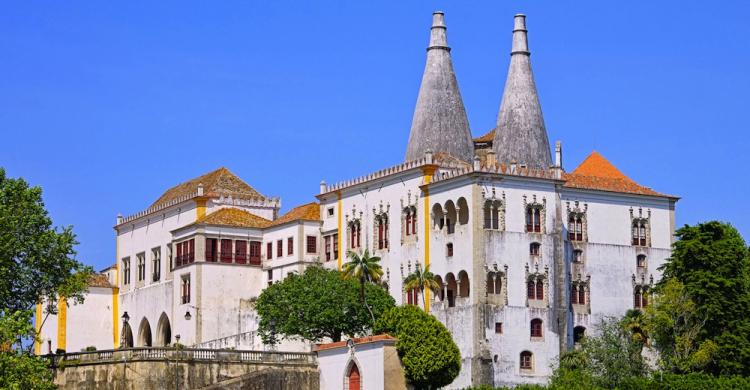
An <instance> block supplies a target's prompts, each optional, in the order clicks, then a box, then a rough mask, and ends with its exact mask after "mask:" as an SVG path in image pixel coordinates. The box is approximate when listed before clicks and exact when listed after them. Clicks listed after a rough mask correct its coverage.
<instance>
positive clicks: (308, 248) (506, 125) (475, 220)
mask: <svg viewBox="0 0 750 390" xmlns="http://www.w3.org/2000/svg"><path fill="white" fill-rule="evenodd" d="M498 92H499V91H498ZM498 94H499V93H498ZM404 138H406V134H404ZM394 142H396V143H397V142H398V140H394ZM562 156H563V153H562V146H561V143H560V142H557V143H555V145H554V152H553V149H552V148H551V147H550V143H549V140H548V137H547V131H546V128H545V122H544V118H543V115H542V109H541V105H540V103H539V98H538V95H537V89H536V85H535V82H534V76H533V72H532V68H531V60H530V50H529V45H528V39H527V30H526V18H525V16H524V15H516V16H515V18H514V25H513V31H512V47H511V50H510V65H509V69H508V75H507V80H506V83H505V89H504V91H503V94H502V103H501V104H500V107H499V109H498V115H497V124H496V126H495V128H494V129H491V130H490V131H489V132H487V133H486V134H484V135H482V136H480V137H476V138H473V137H472V132H471V129H470V127H469V122H468V119H467V116H466V111H465V108H464V104H463V101H462V99H461V93H460V91H459V86H458V82H457V78H456V74H455V72H454V70H453V65H452V62H451V50H450V47H449V46H448V42H447V38H446V25H445V21H444V15H443V13H441V12H436V13H434V14H433V21H432V26H431V31H430V40H429V45H428V48H427V61H426V66H425V70H424V74H423V76H422V83H421V86H420V89H419V94H418V98H417V103H416V108H415V110H414V116H413V120H412V124H411V131H410V134H409V138H408V146H407V148H406V155H405V159H404V161H403V162H401V163H399V164H396V165H394V166H391V167H387V168H385V169H382V170H380V171H377V172H372V173H369V174H366V175H364V176H361V177H358V178H354V179H351V180H346V181H344V182H340V183H337V184H327V183H326V182H321V184H320V189H319V191H318V193H317V194H316V195H315V196H316V201H315V202H312V203H310V204H306V205H302V206H298V207H295V208H293V209H291V210H290V211H288V212H287V213H285V214H280V209H281V201H280V200H279V199H278V198H273V197H268V196H266V195H263V194H261V193H260V192H258V191H257V190H256V189H255V188H253V187H252V186H250V185H249V184H248V183H246V182H244V181H243V180H242V179H240V178H239V177H237V176H236V175H234V174H233V173H232V172H230V171H229V170H227V169H226V168H220V169H217V170H215V171H213V172H209V173H207V174H204V175H202V176H199V177H197V178H195V179H192V180H189V181H186V182H184V183H182V184H179V185H177V186H175V187H172V188H170V189H168V190H167V191H166V192H164V194H163V195H162V196H161V197H160V198H159V199H157V200H156V201H155V202H153V203H152V204H151V205H150V206H148V207H147V208H146V209H145V210H143V211H141V212H139V213H137V214H134V215H131V216H127V217H121V216H118V218H117V223H116V225H115V227H114V229H115V232H116V260H117V261H116V265H114V266H113V267H111V268H109V269H107V270H105V271H104V273H103V274H104V275H106V277H104V276H101V277H98V278H97V279H96V283H95V284H93V285H92V287H91V289H90V293H89V294H88V298H87V300H86V302H85V303H83V304H82V305H73V304H71V305H70V306H69V307H66V306H67V305H65V303H64V302H60V303H58V307H59V310H57V314H56V315H51V316H49V318H48V319H47V321H46V322H45V324H44V326H43V328H42V335H43V336H42V337H43V340H42V342H41V343H40V344H39V345H37V349H36V351H37V353H40V354H44V353H47V352H48V350H51V351H54V350H55V349H57V348H60V349H67V350H68V351H77V350H80V349H82V348H85V347H87V346H95V347H96V348H98V349H111V348H116V347H119V346H163V345H169V344H171V343H174V342H176V341H179V343H181V344H185V345H188V346H196V347H202V348H237V349H264V348H265V346H264V345H262V343H261V342H260V339H259V337H258V336H257V334H256V330H257V326H258V318H257V314H256V312H255V311H254V309H253V307H254V301H255V299H256V298H257V297H258V295H259V294H260V293H261V292H262V291H263V289H264V288H265V287H266V286H268V285H270V284H272V283H276V282H278V281H280V280H282V279H284V277H285V276H286V275H288V274H289V273H291V272H301V271H303V270H304V269H305V267H308V266H311V265H322V266H324V267H328V268H332V269H340V268H341V267H342V264H343V263H345V262H346V261H347V260H346V258H345V253H346V252H347V251H349V250H353V251H361V250H364V249H365V248H367V249H369V250H370V251H371V252H372V253H374V254H375V255H377V256H380V257H381V259H382V261H381V264H382V266H383V269H384V270H385V275H384V282H385V288H387V289H388V291H389V292H390V293H391V295H392V296H393V297H394V298H395V300H396V302H397V304H417V305H420V306H424V308H425V310H427V311H429V312H430V313H432V314H433V315H435V316H436V317H437V318H438V319H439V320H440V321H441V322H442V323H443V324H445V326H446V327H447V328H448V329H449V330H450V331H451V333H452V335H453V338H454V340H455V341H456V344H457V345H458V346H459V349H460V351H461V356H462V369H461V373H460V374H459V376H458V377H457V378H456V380H455V381H454V383H453V385H452V387H455V388H463V387H466V386H470V385H479V384H492V385H495V386H501V385H512V384H517V383H544V382H546V381H547V379H548V378H549V375H550V374H551V372H552V368H551V367H552V366H553V365H554V364H555V362H556V359H557V358H558V356H559V355H560V353H561V352H562V351H566V350H569V349H571V348H574V346H575V343H576V342H577V341H578V340H579V339H580V338H581V337H582V336H583V335H585V334H588V333H591V332H596V326H595V325H596V324H597V322H598V321H599V320H600V319H602V318H603V317H605V316H622V315H623V314H625V312H626V311H627V310H628V309H632V308H641V307H644V306H646V305H648V302H649V291H650V289H651V286H653V284H654V283H655V282H657V281H658V279H659V277H660V273H659V271H658V267H659V266H660V265H661V264H662V263H663V262H664V261H665V259H667V258H668V257H669V256H670V253H671V249H670V248H671V244H672V242H673V233H674V229H675V204H676V202H677V200H678V198H677V197H675V196H671V195H666V194H662V193H659V192H656V191H654V190H652V189H651V188H648V187H645V186H642V185H640V184H638V183H636V182H635V181H633V180H632V179H630V178H629V177H627V176H626V175H625V174H623V173H622V172H621V171H620V170H618V169H617V168H615V167H614V166H613V165H612V164H611V163H610V162H608V161H607V160H606V159H605V158H604V157H603V156H602V155H600V154H599V153H597V152H592V153H591V154H590V155H589V156H588V157H587V158H586V159H585V160H584V161H583V162H582V163H581V164H580V165H579V166H578V167H576V168H575V169H573V170H571V171H566V170H565V169H564V167H563V161H562V160H563V159H562ZM417 267H422V268H425V267H429V269H430V271H432V272H433V273H434V274H435V275H438V277H439V282H440V285H441V289H440V291H439V292H438V293H437V294H432V293H430V292H429V291H427V292H425V296H421V294H419V293H418V292H417V291H404V289H403V287H402V285H403V280H404V278H405V277H406V276H407V275H408V274H409V273H411V272H413V271H414V270H415V269H417ZM44 310H47V309H45V305H40V306H39V308H38V314H41V313H42V312H43V311H44ZM126 314H127V315H126ZM38 317H40V316H38ZM38 326H41V324H38ZM277 348H278V349H279V350H310V348H311V345H309V344H306V343H302V342H291V341H286V342H284V343H282V344H281V345H279V346H277ZM355 369H357V370H358V371H357V378H359V375H360V373H362V375H363V377H364V376H366V375H367V374H366V370H367V367H358V368H357V367H356V366H355Z"/></svg>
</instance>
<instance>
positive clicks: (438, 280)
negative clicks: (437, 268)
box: [435, 275, 445, 302]
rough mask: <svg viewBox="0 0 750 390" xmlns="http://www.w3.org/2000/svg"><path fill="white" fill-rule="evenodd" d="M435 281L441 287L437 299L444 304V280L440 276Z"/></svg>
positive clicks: (436, 276)
mask: <svg viewBox="0 0 750 390" xmlns="http://www.w3.org/2000/svg"><path fill="white" fill-rule="evenodd" d="M435 281H436V282H437V284H438V286H440V288H439V289H438V293H437V294H436V296H435V298H438V299H439V300H440V302H443V301H444V300H445V290H444V289H445V284H444V283H443V278H441V277H440V275H435Z"/></svg>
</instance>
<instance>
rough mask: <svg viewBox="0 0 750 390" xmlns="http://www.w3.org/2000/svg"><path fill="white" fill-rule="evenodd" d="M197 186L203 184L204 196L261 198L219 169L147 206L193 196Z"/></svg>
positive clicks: (250, 188) (231, 175)
mask: <svg viewBox="0 0 750 390" xmlns="http://www.w3.org/2000/svg"><path fill="white" fill-rule="evenodd" d="M198 184H203V193H204V194H205V195H206V196H220V195H225V196H230V195H231V196H232V197H233V198H244V199H247V198H263V199H265V197H264V196H263V195H261V194H260V193H259V192H258V191H256V190H255V189H254V188H253V187H250V185H249V184H247V183H245V182H244V181H243V180H242V179H240V178H239V177H237V175H235V174H234V173H232V172H230V171H229V170H228V169H226V168H224V167H221V168H219V169H217V170H215V171H212V172H209V173H206V174H205V175H201V176H198V177H196V178H194V179H191V180H188V181H186V182H184V183H181V184H178V185H176V186H174V187H172V188H170V189H168V190H167V191H166V192H164V194H162V196H160V197H159V199H157V200H156V201H155V202H154V203H152V204H151V206H149V208H151V207H155V206H158V205H160V204H164V203H167V202H169V201H172V200H175V199H177V198H180V197H182V196H186V195H190V194H194V193H195V192H196V191H198Z"/></svg>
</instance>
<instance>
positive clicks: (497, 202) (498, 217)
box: [482, 187, 506, 232]
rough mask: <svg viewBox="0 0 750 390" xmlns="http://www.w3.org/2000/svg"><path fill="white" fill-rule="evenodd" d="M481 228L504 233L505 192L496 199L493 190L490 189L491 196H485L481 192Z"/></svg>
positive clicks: (485, 194)
mask: <svg viewBox="0 0 750 390" xmlns="http://www.w3.org/2000/svg"><path fill="white" fill-rule="evenodd" d="M482 199H483V200H484V202H483V203H482V217H483V223H482V226H483V227H484V230H495V231H501V232H502V231H505V204H506V203H505V191H503V192H502V194H501V196H500V197H499V198H498V197H497V194H496V191H495V188H494V187H493V188H492V191H491V195H490V196H487V193H486V192H485V191H482Z"/></svg>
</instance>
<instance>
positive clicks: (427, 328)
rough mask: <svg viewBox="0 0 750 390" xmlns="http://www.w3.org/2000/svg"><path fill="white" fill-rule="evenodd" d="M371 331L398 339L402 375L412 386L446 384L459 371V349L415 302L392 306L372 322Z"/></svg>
mask: <svg viewBox="0 0 750 390" xmlns="http://www.w3.org/2000/svg"><path fill="white" fill-rule="evenodd" d="M374 330H375V333H388V334H390V335H391V336H394V337H396V338H397V339H398V341H396V349H397V350H398V355H399V357H400V358H401V361H402V363H403V364H404V369H405V371H406V379H407V380H408V381H409V383H411V384H412V385H413V386H414V387H415V388H416V389H429V388H438V387H442V386H446V385H449V384H450V383H451V382H453V380H454V379H456V377H457V376H458V373H459V372H460V371H461V353H460V352H459V350H458V346H456V343H455V342H454V341H453V338H452V337H451V334H450V332H448V329H446V328H445V326H443V324H442V323H440V321H438V320H437V319H436V318H435V317H434V316H432V315H430V314H427V313H425V312H423V311H422V310H421V309H419V308H418V307H416V306H401V307H394V308H392V309H390V310H389V311H387V312H385V313H384V314H383V316H382V317H381V318H380V319H379V320H378V321H377V322H376V323H375V329H374Z"/></svg>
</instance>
